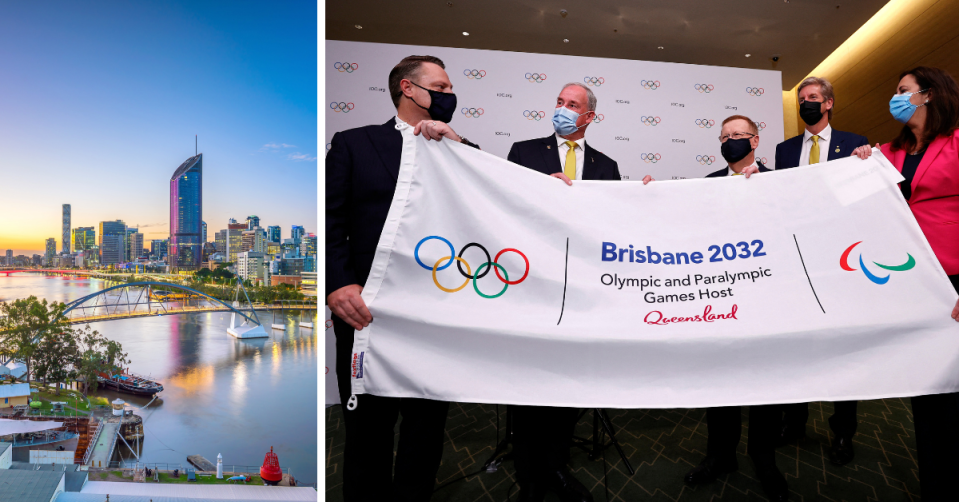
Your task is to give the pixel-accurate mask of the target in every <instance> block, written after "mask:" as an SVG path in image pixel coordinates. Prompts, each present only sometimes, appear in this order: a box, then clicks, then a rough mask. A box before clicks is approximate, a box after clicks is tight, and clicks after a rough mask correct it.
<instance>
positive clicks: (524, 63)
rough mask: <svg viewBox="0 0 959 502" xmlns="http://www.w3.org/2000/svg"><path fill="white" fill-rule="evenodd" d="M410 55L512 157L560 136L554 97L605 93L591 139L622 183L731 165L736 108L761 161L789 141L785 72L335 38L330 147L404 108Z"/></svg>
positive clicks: (469, 131)
mask: <svg viewBox="0 0 959 502" xmlns="http://www.w3.org/2000/svg"><path fill="white" fill-rule="evenodd" d="M411 54H420V55H422V54H429V55H433V56H436V57H439V58H440V59H442V60H443V62H444V63H445V64H446V71H447V73H448V74H449V76H450V80H451V81H452V83H453V91H454V92H455V93H456V97H457V103H458V111H457V113H456V115H454V118H453V120H452V122H451V123H450V125H451V126H452V127H453V129H454V130H455V131H456V132H457V133H459V134H460V135H462V136H466V137H467V138H469V140H470V141H472V142H474V143H477V144H479V145H480V147H482V149H483V150H484V151H486V152H490V153H492V154H494V155H497V156H500V157H503V158H506V155H507V154H508V153H509V149H510V146H511V145H512V144H513V143H514V142H516V141H523V140H527V139H532V138H541V137H544V136H547V135H550V134H553V126H552V122H551V119H552V116H553V109H554V108H555V107H556V96H557V95H558V94H559V91H560V89H561V88H562V86H563V85H564V84H566V83H567V82H581V83H585V84H587V85H589V87H590V88H591V89H592V90H593V92H594V93H595V94H596V97H597V99H598V105H597V107H596V113H597V120H596V121H594V123H593V124H591V125H590V126H589V128H588V129H587V132H586V141H587V142H589V144H590V145H591V146H593V147H594V148H596V149H597V150H599V151H601V152H603V153H605V154H606V155H608V156H610V157H611V158H613V159H614V160H616V161H617V162H619V166H620V173H621V174H622V175H623V177H624V179H629V180H633V181H637V180H641V179H642V177H643V176H644V175H646V174H651V175H653V177H654V178H656V179H661V180H665V179H679V178H699V177H703V176H705V175H706V174H709V173H710V172H712V171H715V170H717V169H719V168H721V167H723V166H725V165H726V163H725V161H723V159H722V156H721V155H720V154H719V140H718V137H719V130H720V128H721V124H722V121H723V119H725V118H726V117H728V116H730V115H734V114H742V115H746V116H748V117H750V118H752V119H753V120H754V121H755V122H757V123H758V125H759V129H760V133H759V135H760V144H759V149H758V151H757V156H758V157H761V158H765V159H767V160H768V161H769V162H768V163H772V162H773V158H774V156H775V151H776V150H775V149H776V144H778V143H779V142H781V141H782V140H783V139H784V138H783V96H782V91H781V89H782V78H781V75H780V72H778V71H769V70H749V69H741V68H725V67H718V66H700V65H688V64H679V63H660V62H650V61H630V60H618V59H605V58H587V57H578V56H559V55H552V54H527V53H517V52H501V51H483V50H475V49H452V48H446V47H426V46H412V45H392V44H374V43H364V42H343V41H336V40H329V41H327V42H326V61H327V63H326V64H327V66H328V67H327V69H326V100H325V102H324V103H322V104H321V106H322V107H323V109H324V110H325V113H326V145H327V146H326V147H327V149H329V143H330V140H331V139H332V138H333V134H335V133H336V132H337V131H342V130H346V129H351V128H354V127H360V126H364V125H369V124H382V123H383V122H386V120H387V119H389V118H390V117H392V116H394V115H395V114H396V110H395V108H394V107H393V103H392V101H391V100H390V97H389V90H388V88H387V77H388V75H389V72H390V70H391V69H392V68H393V66H395V65H396V63H398V62H399V61H400V60H401V59H402V58H404V57H406V56H409V55H411ZM769 167H773V166H771V165H770V166H769Z"/></svg>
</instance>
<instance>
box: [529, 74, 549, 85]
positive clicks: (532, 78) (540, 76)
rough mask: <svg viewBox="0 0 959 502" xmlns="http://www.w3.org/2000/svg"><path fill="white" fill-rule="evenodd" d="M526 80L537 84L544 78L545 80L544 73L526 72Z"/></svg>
mask: <svg viewBox="0 0 959 502" xmlns="http://www.w3.org/2000/svg"><path fill="white" fill-rule="evenodd" d="M526 80H529V81H530V82H535V83H537V84H539V83H542V82H543V81H544V80H546V74H545V73H527V74H526Z"/></svg>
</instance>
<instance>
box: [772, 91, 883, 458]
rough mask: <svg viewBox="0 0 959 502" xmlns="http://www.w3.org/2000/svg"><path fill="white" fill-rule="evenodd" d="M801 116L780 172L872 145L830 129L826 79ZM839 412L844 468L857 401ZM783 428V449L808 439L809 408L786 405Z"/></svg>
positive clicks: (779, 151)
mask: <svg viewBox="0 0 959 502" xmlns="http://www.w3.org/2000/svg"><path fill="white" fill-rule="evenodd" d="M797 96H798V99H799V116H800V118H802V120H803V122H805V123H806V130H805V131H803V133H802V134H800V135H799V136H796V137H793V138H789V139H787V140H786V141H783V142H782V143H780V144H778V145H776V170H777V171H778V170H780V169H789V168H792V167H797V166H806V165H810V164H816V163H818V162H826V161H829V160H836V159H843V158H846V157H849V156H850V155H852V153H853V150H855V149H856V148H858V147H860V146H863V145H866V146H868V145H869V140H867V139H866V138H865V137H863V136H860V135H858V134H853V133H851V132H843V131H837V130H835V129H833V128H832V127H831V126H830V125H829V121H830V120H832V111H833V107H834V105H835V97H834V95H833V89H832V84H830V83H829V81H828V80H826V79H824V78H818V77H809V78H807V79H806V80H803V81H802V83H800V84H799V92H798V94H797ZM834 406H835V412H834V413H833V415H832V416H831V417H829V427H830V428H831V429H832V431H833V442H832V446H831V447H830V449H829V461H830V462H832V463H833V464H836V465H844V464H847V463H849V462H850V461H852V459H853V456H854V452H853V448H852V437H853V436H854V435H855V434H856V425H857V424H858V420H857V419H856V401H843V402H837V403H835V405H834ZM783 411H784V416H783V424H782V433H781V438H780V445H785V444H788V443H790V442H793V441H796V440H799V439H801V438H803V437H805V436H806V421H807V420H808V419H809V404H808V403H796V404H787V405H783Z"/></svg>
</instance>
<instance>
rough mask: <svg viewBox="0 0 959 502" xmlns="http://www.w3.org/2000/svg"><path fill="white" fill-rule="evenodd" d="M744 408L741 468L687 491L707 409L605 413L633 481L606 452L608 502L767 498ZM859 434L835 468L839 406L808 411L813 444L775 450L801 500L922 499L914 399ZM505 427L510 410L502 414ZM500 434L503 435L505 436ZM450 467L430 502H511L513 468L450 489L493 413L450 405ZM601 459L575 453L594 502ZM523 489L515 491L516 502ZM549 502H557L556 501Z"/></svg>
mask: <svg viewBox="0 0 959 502" xmlns="http://www.w3.org/2000/svg"><path fill="white" fill-rule="evenodd" d="M747 410H748V409H747V408H743V413H744V416H743V424H744V431H743V441H742V442H741V443H740V445H739V449H738V453H739V471H738V472H735V473H732V474H729V475H728V476H723V477H721V478H719V479H718V480H717V481H714V482H713V483H711V484H708V485H704V486H701V487H698V488H690V487H688V486H685V485H684V484H683V482H682V478H683V475H684V474H685V473H686V472H687V471H688V470H689V469H690V468H692V467H693V466H695V465H696V464H697V463H699V461H700V460H702V457H703V455H704V454H705V451H706V422H705V412H704V410H701V409H677V410H608V413H609V416H610V417H611V418H612V421H613V425H614V427H615V429H616V436H617V439H618V440H619V442H620V444H621V445H622V446H623V450H624V452H625V454H626V456H627V458H628V459H629V461H630V463H631V464H632V465H633V468H634V469H635V470H636V474H635V475H633V476H629V473H628V471H627V470H626V468H625V466H624V465H623V462H622V460H621V459H620V457H619V455H618V454H617V453H616V451H615V450H614V449H613V448H609V449H608V450H607V451H606V468H607V470H608V484H609V498H608V500H610V501H635V500H652V501H690V502H698V501H719V500H721V501H746V500H750V501H761V500H766V497H765V496H764V495H763V492H762V488H761V487H760V485H759V481H758V479H757V478H756V475H755V472H754V471H753V468H752V464H751V463H750V461H749V458H748V457H747V456H746V443H745V440H746V437H747V436H746V435H747V434H748V427H749V424H748V420H747V417H746V413H747ZM858 411H859V422H860V423H859V429H858V432H857V434H856V437H855V439H854V446H855V450H856V458H855V460H854V461H853V462H852V463H850V464H847V465H846V466H843V467H836V466H834V465H832V464H830V463H829V460H828V456H827V455H828V450H829V441H830V440H831V439H832V436H831V434H832V431H831V430H830V429H829V425H828V422H827V419H828V418H829V415H831V414H832V403H813V404H811V405H810V406H809V424H808V427H807V437H806V439H804V440H802V441H801V442H799V443H798V444H795V445H790V446H786V447H782V448H780V449H779V450H777V455H776V462H777V464H778V465H779V468H780V470H782V471H783V474H785V476H786V479H787V481H788V482H789V489H790V500H794V501H813V500H828V501H836V502H839V501H849V502H854V501H900V500H902V501H918V500H919V496H918V493H919V478H918V471H917V467H916V443H915V437H914V429H913V423H912V409H911V407H910V405H909V399H883V400H877V401H862V402H860V403H859V410H858ZM499 413H500V424H501V425H505V415H506V413H505V407H504V406H500V407H499ZM326 424H327V425H326V490H327V491H326V500H329V501H340V500H342V489H341V484H342V475H341V470H340V464H339V462H341V461H342V458H343V440H344V438H343V425H342V424H343V414H342V411H341V409H340V406H333V407H331V408H328V409H327V410H326ZM576 433H577V435H578V436H581V437H587V438H588V437H590V436H591V434H592V414H587V415H586V416H584V417H583V419H582V420H581V421H580V423H579V424H578V426H577V430H576ZM500 435H502V432H501V434H500ZM446 438H447V440H446V444H445V448H444V453H443V463H442V465H441V466H440V469H439V473H438V475H437V487H438V490H437V492H436V493H435V494H434V496H433V499H432V500H433V501H435V502H442V501H467V502H471V501H487V502H502V501H505V500H507V492H508V491H509V490H510V487H511V486H512V485H513V482H514V481H515V478H514V475H513V465H512V462H510V461H507V462H505V463H504V464H503V465H502V466H500V468H499V469H498V470H497V471H496V472H494V473H485V472H484V473H482V474H478V475H475V476H470V477H469V478H467V479H466V480H459V481H455V482H453V483H451V484H450V485H448V486H443V484H444V483H448V482H450V481H453V480H455V479H457V478H460V477H461V476H463V475H465V474H471V473H474V472H476V471H478V470H479V469H480V468H481V467H482V465H483V463H484V462H485V461H486V459H487V458H488V457H489V456H490V455H491V454H492V453H493V449H494V446H495V444H496V407H495V406H492V405H478V404H458V403H453V404H452V405H451V406H450V414H449V419H448V421H447V425H446ZM603 467H604V462H603V459H602V457H600V458H598V459H596V460H589V459H588V458H587V455H586V453H585V452H583V451H582V450H579V449H574V450H573V453H572V460H571V462H570V468H571V470H572V471H573V472H574V474H575V476H576V477H577V478H578V479H579V480H580V481H582V482H583V484H585V485H586V486H587V487H589V488H590V490H591V491H592V493H593V497H594V499H595V500H596V502H601V501H605V500H607V498H606V489H605V485H604V482H603ZM516 492H517V487H515V486H514V487H513V489H512V499H513V500H515V499H516ZM547 500H548V501H555V500H558V499H557V498H555V497H553V496H552V495H551V496H549V497H548V498H547Z"/></svg>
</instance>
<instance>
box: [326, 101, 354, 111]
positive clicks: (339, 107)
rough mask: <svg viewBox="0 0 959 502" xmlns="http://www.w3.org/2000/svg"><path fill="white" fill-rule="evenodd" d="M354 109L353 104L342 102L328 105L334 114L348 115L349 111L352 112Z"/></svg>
mask: <svg viewBox="0 0 959 502" xmlns="http://www.w3.org/2000/svg"><path fill="white" fill-rule="evenodd" d="M354 107H355V105H353V103H344V102H342V101H340V102H339V103H337V102H336V101H334V102H332V103H330V109H332V110H333V111H334V112H336V113H340V112H343V113H350V110H352V109H353V108H354Z"/></svg>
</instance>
